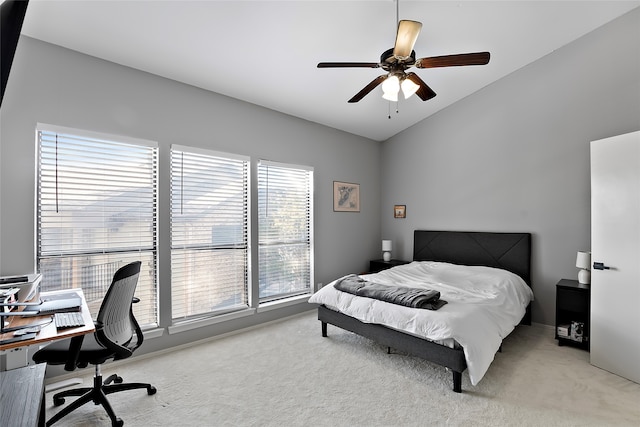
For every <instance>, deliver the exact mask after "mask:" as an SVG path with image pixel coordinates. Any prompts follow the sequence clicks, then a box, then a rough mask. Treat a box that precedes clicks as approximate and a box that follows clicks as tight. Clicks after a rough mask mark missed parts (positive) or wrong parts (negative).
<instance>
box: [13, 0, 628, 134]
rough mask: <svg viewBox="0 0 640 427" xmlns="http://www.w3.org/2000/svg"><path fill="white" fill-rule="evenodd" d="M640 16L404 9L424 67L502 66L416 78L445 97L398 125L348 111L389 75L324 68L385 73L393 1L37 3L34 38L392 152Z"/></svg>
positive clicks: (549, 4)
mask: <svg viewBox="0 0 640 427" xmlns="http://www.w3.org/2000/svg"><path fill="white" fill-rule="evenodd" d="M638 6H640V1H575V0H574V1H403V0H401V1H400V4H399V7H398V9H399V15H400V16H399V18H400V19H412V20H416V21H420V22H422V24H423V27H422V32H421V33H420V36H419V37H418V41H417V42H416V45H415V51H416V56H417V57H418V58H421V57H427V56H438V55H447V54H453V53H467V52H477V51H489V52H491V62H490V63H489V64H488V65H485V66H468V67H453V68H440V69H425V70H417V69H415V68H413V69H412V71H415V72H416V73H417V74H419V76H420V77H421V78H422V79H423V80H424V81H425V82H426V83H427V84H428V85H429V86H430V87H431V88H432V89H433V90H434V91H435V92H436V93H437V96H436V97H435V98H433V99H432V100H429V101H426V102H423V101H421V100H420V99H419V98H417V97H415V96H414V97H412V98H410V99H409V100H406V101H405V100H403V99H402V100H401V101H400V102H399V103H398V109H399V113H398V114H396V113H395V104H393V105H391V106H390V104H389V103H388V102H387V101H384V100H383V99H382V98H381V91H380V89H379V88H377V89H375V90H374V91H373V92H371V93H370V94H369V95H368V96H366V97H365V98H364V99H363V100H362V101H360V102H359V103H355V104H348V103H347V100H348V99H349V98H351V97H352V96H353V95H355V94H356V93H357V92H358V91H360V89H362V88H363V87H364V86H365V85H366V84H368V83H369V82H370V81H371V80H373V79H374V78H375V77H377V76H378V75H381V74H383V71H382V70H381V69H370V68H343V69H318V68H316V65H317V63H318V62H322V61H350V62H351V61H356V62H377V61H378V60H379V57H380V54H381V53H382V52H383V51H385V50H386V49H389V48H391V47H393V43H394V41H395V31H396V3H395V1H393V0H378V1H364V0H361V1H327V0H323V1H237V0H236V1H89V0H86V1H55V0H53V1H38V0H31V1H30V3H29V7H28V9H27V15H26V18H25V21H24V25H23V27H22V33H23V34H26V35H27V36H30V37H33V38H36V39H40V40H44V41H47V42H50V43H54V44H57V45H60V46H64V47H67V48H69V49H73V50H76V51H79V52H83V53H86V54H88V55H92V56H96V57H99V58H103V59H106V60H109V61H112V62H115V63H118V64H122V65H126V66H129V67H133V68H136V69H140V70H144V71H147V72H149V73H153V74H157V75H159V76H163V77H166V78H169V79H173V80H177V81H181V82H184V83H188V84H190V85H193V86H197V87H200V88H203V89H207V90H210V91H213V92H217V93H220V94H224V95H227V96H230V97H233V98H237V99H240V100H243V101H247V102H250V103H253V104H257V105H261V106H264V107H267V108H270V109H272V110H276V111H280V112H283V113H286V114H290V115H292V116H296V117H300V118H302V119H306V120H310V121H312V122H317V123H321V124H323V125H327V126H331V127H333V128H337V129H341V130H344V131H346V132H350V133H353V134H356V135H362V136H364V137H367V138H371V139H374V140H378V141H384V140H386V139H388V138H390V137H391V136H393V135H395V134H397V133H398V132H401V131H402V130H404V129H406V128H408V127H410V126H412V125H413V124H415V123H417V122H419V121H421V120H423V119H425V118H426V117H428V116H430V115H432V114H434V113H436V112H437V111H439V110H441V109H443V108H445V107H447V106H448V105H450V104H452V103H454V102H456V101H458V100H460V99H462V98H464V97H466V96H468V95H470V94H472V93H473V92H476V91H478V90H480V89H482V88H483V87H485V86H487V85H489V84H491V83H492V82H494V81H496V80H498V79H500V78H501V77H504V76H505V75H507V74H509V73H512V72H513V71H515V70H517V69H519V68H521V67H523V66H525V65H527V64H529V63H531V62H533V61H535V60H537V59H539V58H541V57H542V56H544V55H547V54H549V53H551V52H553V51H554V50H556V49H558V48H560V47H562V46H563V45H566V44H567V43H570V42H571V41H573V40H575V39H577V38H578V37H580V36H582V35H584V34H586V33H588V32H590V31H592V30H594V29H596V28H597V27H600V26H602V25H603V24H605V23H607V22H609V21H611V20H612V19H615V18H616V17H618V16H620V15H622V14H624V13H626V12H628V11H629V10H631V9H633V8H636V7H638ZM612 48H613V47H612ZM390 108H391V119H388V112H389V109H390Z"/></svg>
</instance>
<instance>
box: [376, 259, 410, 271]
mask: <svg viewBox="0 0 640 427" xmlns="http://www.w3.org/2000/svg"><path fill="white" fill-rule="evenodd" d="M410 262H411V261H402V260H399V259H392V260H391V261H385V260H383V259H374V260H371V261H369V273H377V272H378V271H382V270H386V269H387V268H391V267H395V266H396V265H403V264H409V263H410Z"/></svg>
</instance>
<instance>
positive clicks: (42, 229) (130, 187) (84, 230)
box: [37, 125, 157, 324]
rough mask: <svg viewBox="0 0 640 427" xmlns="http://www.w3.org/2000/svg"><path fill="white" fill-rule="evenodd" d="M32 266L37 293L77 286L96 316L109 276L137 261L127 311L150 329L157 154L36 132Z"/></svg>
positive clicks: (130, 145) (44, 129)
mask: <svg viewBox="0 0 640 427" xmlns="http://www.w3.org/2000/svg"><path fill="white" fill-rule="evenodd" d="M37 138H38V179H37V186H38V188H37V263H38V271H39V272H40V273H41V274H42V276H43V278H42V290H54V289H66V288H73V287H81V288H82V289H83V292H84V294H85V297H86V298H87V302H88V304H89V307H90V309H91V311H92V313H97V311H98V309H99V306H100V303H101V301H102V297H103V296H104V294H105V293H106V290H107V289H108V287H109V285H110V284H111V280H112V278H113V274H114V273H115V271H116V270H117V269H118V268H120V267H122V266H124V265H126V264H128V263H129V262H132V261H136V260H140V261H142V263H143V264H142V265H143V267H142V271H141V274H140V277H139V281H138V287H137V290H136V296H138V297H139V298H140V300H141V302H140V303H139V304H136V305H135V306H134V310H135V314H136V318H137V320H138V322H139V323H140V324H151V323H156V322H157V292H156V273H155V271H156V268H155V263H156V251H157V188H156V183H157V147H156V145H155V143H152V142H149V141H142V140H133V139H130V138H125V137H122V138H121V137H108V136H102V135H99V134H95V133H90V132H85V131H79V130H74V129H66V128H59V127H53V126H49V125H38V130H37Z"/></svg>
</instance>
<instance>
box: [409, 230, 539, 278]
mask: <svg viewBox="0 0 640 427" xmlns="http://www.w3.org/2000/svg"><path fill="white" fill-rule="evenodd" d="M413 259H414V261H440V262H450V263H452V264H463V265H484V266H487V267H496V268H502V269H503V270H507V271H510V272H512V273H515V274H517V275H518V276H520V277H522V279H523V280H524V281H525V282H527V285H529V286H531V233H492V232H483V231H430V230H416V231H415V232H414V239H413Z"/></svg>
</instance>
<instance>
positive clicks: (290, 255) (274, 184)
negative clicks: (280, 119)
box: [258, 161, 313, 302]
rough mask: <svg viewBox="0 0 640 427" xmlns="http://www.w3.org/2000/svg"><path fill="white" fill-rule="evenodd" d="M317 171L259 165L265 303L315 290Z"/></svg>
mask: <svg viewBox="0 0 640 427" xmlns="http://www.w3.org/2000/svg"><path fill="white" fill-rule="evenodd" d="M312 189H313V170H312V169H311V168H307V167H302V166H293V165H285V164H281V163H274V162H267V161H261V162H260V164H259V165H258V230H259V231H258V244H259V250H258V259H259V295H260V301H261V302H265V301H268V300H273V299H278V298H283V297H286V296H290V295H295V294H302V293H307V292H310V290H311V283H312V281H313V250H312V249H313V242H312V240H313V233H312V231H313V223H312V221H313V216H312V215H313V194H312Z"/></svg>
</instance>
